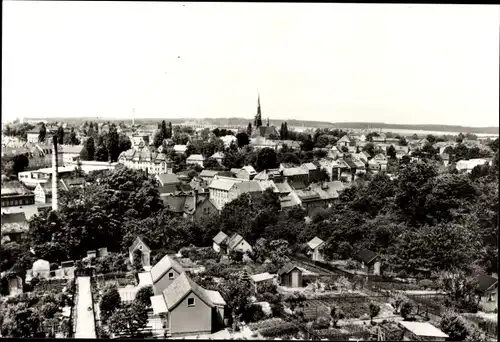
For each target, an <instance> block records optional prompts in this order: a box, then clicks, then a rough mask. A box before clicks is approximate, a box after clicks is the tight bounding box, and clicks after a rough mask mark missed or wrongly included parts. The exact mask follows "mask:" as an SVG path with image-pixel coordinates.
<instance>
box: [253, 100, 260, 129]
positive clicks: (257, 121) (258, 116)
mask: <svg viewBox="0 0 500 342" xmlns="http://www.w3.org/2000/svg"><path fill="white" fill-rule="evenodd" d="M261 126H262V113H261V111H260V94H258V95H257V114H256V115H255V120H254V127H255V128H258V127H261Z"/></svg>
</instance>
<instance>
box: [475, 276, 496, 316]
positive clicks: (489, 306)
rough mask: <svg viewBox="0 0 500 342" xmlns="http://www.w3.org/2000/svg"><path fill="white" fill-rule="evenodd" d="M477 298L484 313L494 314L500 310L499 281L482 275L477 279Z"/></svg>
mask: <svg viewBox="0 0 500 342" xmlns="http://www.w3.org/2000/svg"><path fill="white" fill-rule="evenodd" d="M476 281H477V286H476V290H475V292H476V296H477V298H478V304H479V305H480V306H481V307H482V311H485V312H493V311H495V309H498V279H497V278H495V277H492V276H489V275H486V274H484V275H480V276H478V277H477V279H476Z"/></svg>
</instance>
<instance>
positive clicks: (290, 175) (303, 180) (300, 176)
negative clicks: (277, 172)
mask: <svg viewBox="0 0 500 342" xmlns="http://www.w3.org/2000/svg"><path fill="white" fill-rule="evenodd" d="M282 171H283V177H284V178H285V180H286V181H287V182H288V183H290V185H292V186H293V187H294V188H295V189H303V188H304V187H306V186H308V185H309V171H308V170H306V169H303V168H301V167H290V168H284V169H283V170H282Z"/></svg>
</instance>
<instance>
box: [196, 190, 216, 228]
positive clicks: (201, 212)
mask: <svg viewBox="0 0 500 342" xmlns="http://www.w3.org/2000/svg"><path fill="white" fill-rule="evenodd" d="M195 198H196V197H195ZM218 212H219V209H218V208H217V205H216V204H215V202H214V201H213V200H212V199H211V198H209V197H208V196H200V197H199V198H197V199H196V206H195V208H194V212H193V214H192V215H193V217H194V219H195V221H197V222H200V221H201V220H203V218H205V217H207V216H209V215H211V214H214V213H218Z"/></svg>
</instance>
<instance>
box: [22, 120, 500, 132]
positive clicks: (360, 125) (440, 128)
mask: <svg viewBox="0 0 500 342" xmlns="http://www.w3.org/2000/svg"><path fill="white" fill-rule="evenodd" d="M25 120H30V118H25ZM33 120H34V119H33ZM46 120H47V121H48V122H56V121H57V122H67V123H69V124H77V125H79V124H81V123H84V122H85V121H94V122H95V121H99V122H107V121H110V122H120V121H123V122H125V123H126V124H130V123H131V120H130V119H127V120H123V119H108V118H97V117H79V118H46ZM161 120H163V119H160V118H137V119H136V120H135V123H136V124H141V125H151V124H156V123H158V122H160V121H161ZM164 120H166V121H171V122H172V124H174V125H175V124H182V123H184V122H196V123H197V124H200V125H201V124H207V125H220V126H225V125H230V126H243V127H245V126H247V125H248V123H249V122H251V123H253V118H205V119H174V118H171V119H169V118H165V119H164ZM283 121H285V120H269V123H270V124H271V125H275V126H280V125H281V123H282V122H283ZM286 122H287V124H288V126H289V127H314V128H339V129H340V128H342V129H348V128H350V129H373V130H375V129H384V130H385V131H387V130H390V129H394V130H401V129H403V130H413V131H416V132H418V131H433V132H450V133H456V132H462V133H482V134H499V127H467V126H457V125H401V124H388V123H383V122H336V123H334V122H326V121H305V120H286ZM263 124H264V125H265V124H266V120H263Z"/></svg>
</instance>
